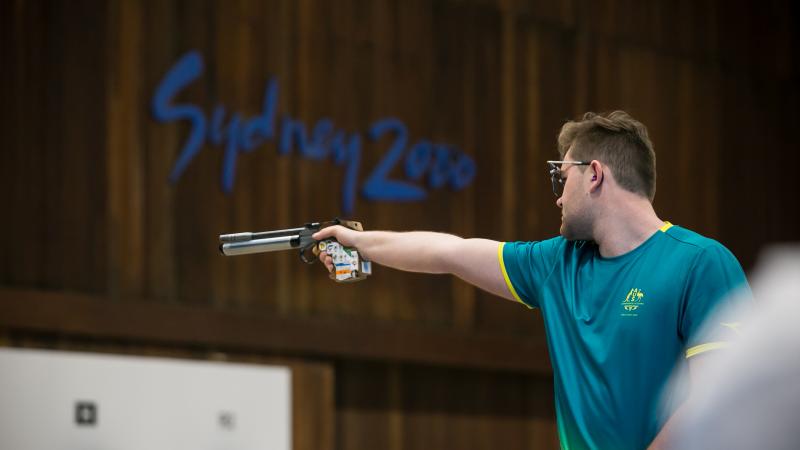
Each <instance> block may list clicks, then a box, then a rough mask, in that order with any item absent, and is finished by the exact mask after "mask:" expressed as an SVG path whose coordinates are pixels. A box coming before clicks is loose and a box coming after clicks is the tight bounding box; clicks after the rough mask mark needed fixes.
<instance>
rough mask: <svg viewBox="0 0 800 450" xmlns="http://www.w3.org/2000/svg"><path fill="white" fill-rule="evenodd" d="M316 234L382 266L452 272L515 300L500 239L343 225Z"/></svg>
mask: <svg viewBox="0 0 800 450" xmlns="http://www.w3.org/2000/svg"><path fill="white" fill-rule="evenodd" d="M313 237H314V239H317V240H322V239H326V238H329V237H334V238H336V240H337V241H339V242H340V243H341V244H342V245H345V246H348V247H355V248H356V249H358V251H359V252H360V253H361V255H362V256H363V257H364V258H366V259H368V260H370V261H372V262H374V263H376V264H380V265H382V266H387V267H392V268H394V269H398V270H404V271H407V272H424V273H451V274H453V275H456V276H457V277H459V278H461V279H462V280H464V281H466V282H467V283H470V284H472V285H474V286H477V287H479V288H481V289H483V290H485V291H487V292H490V293H492V294H495V295H498V296H500V297H503V298H505V299H508V300H514V297H513V296H512V294H511V292H510V291H509V290H508V286H507V285H506V282H505V279H504V278H503V273H502V271H501V269H500V261H499V259H498V255H497V251H498V247H499V245H500V243H499V242H497V241H492V240H489V239H464V238H461V237H458V236H454V235H452V234H445V233H434V232H429V231H409V232H402V233H401V232H393V231H355V230H351V229H348V228H345V227H342V226H339V225H336V226H332V227H328V228H324V229H322V230H320V231H319V232H317V233H316V234H314V236H313ZM320 260H321V261H322V262H324V263H325V265H326V267H327V268H328V270H329V271H330V270H332V268H333V264H332V261H331V258H330V257H329V256H327V255H326V254H325V253H322V254H320Z"/></svg>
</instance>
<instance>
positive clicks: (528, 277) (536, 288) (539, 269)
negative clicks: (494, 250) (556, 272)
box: [498, 237, 563, 308]
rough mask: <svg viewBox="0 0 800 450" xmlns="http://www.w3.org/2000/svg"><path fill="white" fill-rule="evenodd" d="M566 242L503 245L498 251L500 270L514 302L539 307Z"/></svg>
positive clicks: (551, 240)
mask: <svg viewBox="0 0 800 450" xmlns="http://www.w3.org/2000/svg"><path fill="white" fill-rule="evenodd" d="M562 243H563V238H560V237H557V238H553V239H548V240H545V241H537V242H503V243H501V244H500V248H499V249H498V256H499V259H500V269H501V270H502V272H503V277H504V278H505V281H506V285H507V286H508V289H509V290H510V291H511V294H512V295H513V296H514V298H515V299H516V300H517V301H519V302H520V303H523V304H525V305H526V306H528V307H530V308H533V307H538V306H539V299H540V296H541V290H542V285H543V284H544V281H545V280H546V279H547V277H548V276H549V274H550V273H551V272H552V269H553V267H554V266H555V262H556V260H557V257H558V253H559V249H560V247H561V244H562Z"/></svg>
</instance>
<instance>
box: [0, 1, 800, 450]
mask: <svg viewBox="0 0 800 450" xmlns="http://www.w3.org/2000/svg"><path fill="white" fill-rule="evenodd" d="M797 12H798V11H797V6H796V5H794V4H793V3H791V2H785V1H774V2H743V3H730V2H721V1H712V0H705V1H678V2H675V1H652V2H618V1H588V0H573V1H563V2H544V1H522V0H519V1H514V0H507V1H501V0H497V1H491V0H485V1H477V0H475V1H456V0H451V1H422V0H380V1H359V0H336V1H324V0H317V1H312V0H271V1H259V0H237V1H213V0H183V1H181V0H170V1H155V0H152V1H150V0H142V1H124V0H115V1H108V2H106V1H90V0H78V1H63V0H61V1H58V0H51V1H45V0H37V1H33V0H27V1H23V0H16V1H6V2H2V4H1V5H0V21H2V23H1V24H0V36H2V42H1V43H0V48H2V52H3V58H2V60H3V61H4V70H2V71H0V89H2V91H0V92H1V93H2V101H3V105H4V108H3V116H2V125H0V126H1V127H2V128H1V129H0V148H2V157H3V163H2V164H0V192H2V196H3V200H4V208H3V210H4V211H5V214H3V216H4V218H3V220H1V221H0V232H1V233H2V236H3V238H2V240H0V246H1V247H0V305H2V309H0V311H2V312H0V336H2V338H0V339H2V342H0V343H4V344H6V345H17V346H43V347H57V348H74V349H84V348H86V345H88V344H86V342H89V343H91V346H95V347H96V348H97V349H98V351H118V352H134V353H136V352H145V351H158V352H162V353H166V354H174V355H177V356H186V357H207V356H208V355H209V354H220V353H223V354H225V355H232V356H230V357H231V358H234V359H237V358H238V359H248V358H250V359H254V360H259V361H261V360H270V358H273V359H274V358H278V357H280V358H289V359H290V360H292V361H294V363H293V364H300V365H302V364H309V365H310V366H311V367H312V369H310V370H311V372H310V373H312V375H311V376H310V378H308V379H311V380H314V377H315V376H322V377H330V378H331V379H332V380H331V381H330V388H329V390H328V391H325V392H320V393H319V395H317V396H316V397H315V398H316V399H317V400H318V401H323V402H324V401H325V400H324V399H325V398H326V397H325V396H326V395H329V396H331V397H332V398H333V399H334V401H333V402H332V404H333V406H332V408H334V409H335V412H332V413H331V415H330V416H325V417H327V418H322V419H319V418H316V419H314V418H311V419H300V420H307V422H301V423H300V424H299V425H298V426H300V428H302V425H303V424H305V423H307V424H308V427H309V428H312V429H317V428H315V427H316V425H312V423H320V421H322V422H324V421H328V422H329V423H328V425H324V426H329V427H330V429H331V431H330V432H323V433H316V434H315V436H316V435H318V436H322V437H320V438H319V440H318V441H308V442H309V443H308V444H303V448H305V447H304V446H305V445H308V448H311V447H314V446H315V445H317V446H318V447H319V446H324V447H325V448H340V449H349V448H391V449H395V448H396V449H399V448H459V449H464V448H496V447H497V446H498V444H500V445H502V446H503V447H507V448H541V447H543V446H545V447H546V446H550V447H552V446H555V445H556V444H555V442H556V440H555V425H554V422H553V411H552V408H553V405H552V398H551V397H552V382H551V380H550V372H549V367H548V361H547V356H546V351H545V350H544V338H543V336H544V330H543V327H542V324H541V321H540V320H539V318H538V313H537V312H536V311H528V310H527V309H526V308H522V307H520V306H518V305H515V304H512V303H510V302H503V301H498V300H496V299H493V298H491V297H490V296H489V295H486V294H484V293H482V292H478V291H477V290H475V289H473V288H471V287H469V286H466V285H464V284H463V283H461V282H460V281H457V280H454V279H452V278H450V277H443V276H421V275H415V274H406V273H400V272H392V271H389V270H386V269H384V268H381V267H377V268H376V274H375V275H374V277H373V278H371V279H370V280H369V281H367V282H366V283H360V284H358V285H348V286H339V285H334V284H333V283H331V282H330V281H329V280H328V279H327V277H326V276H325V274H324V273H323V272H322V269H320V268H319V267H306V266H304V265H302V264H301V263H300V262H299V261H297V260H296V256H295V255H294V254H289V253H285V254H266V255H259V256H250V257H240V258H226V257H222V256H220V255H219V254H218V253H217V248H216V237H217V235H218V234H220V233H225V232H232V231H245V230H252V231H257V230H267V229H277V228H286V227H289V226H298V225H301V224H303V223H305V222H308V221H315V220H325V219H328V218H332V217H334V216H337V215H339V214H341V206H340V201H339V199H340V187H341V184H342V182H343V177H344V173H343V172H344V171H343V169H342V168H341V167H339V166H336V165H335V164H334V163H333V162H331V161H312V160H309V159H307V158H302V157H300V156H299V155H298V152H297V151H295V152H293V153H292V154H290V155H279V153H278V150H277V149H278V147H277V145H276V143H275V142H274V140H273V141H272V142H268V143H266V144H264V145H262V146H259V147H258V148H256V149H255V150H254V151H252V152H248V153H242V154H240V155H239V157H238V165H237V173H236V181H235V185H234V189H233V192H232V193H230V194H225V193H223V192H222V190H221V188H220V172H221V166H222V158H223V149H222V148H221V147H219V146H213V145H207V146H205V147H203V149H202V151H201V152H200V153H199V154H198V155H197V157H196V158H195V159H194V160H193V162H192V163H191V164H190V166H189V167H188V169H187V170H186V171H185V173H184V174H183V176H182V177H181V178H180V180H179V181H178V182H177V183H174V184H170V183H169V182H168V181H167V178H168V176H169V173H170V170H171V169H172V165H173V163H174V161H175V158H176V157H177V156H178V154H179V150H180V148H181V146H182V145H183V143H184V141H185V140H186V139H187V136H188V134H189V132H190V128H189V126H188V124H187V123H185V122H182V123H160V122H158V121H156V120H155V119H154V117H153V115H152V113H151V110H150V100H151V99H152V97H153V95H154V92H155V89H156V88H157V86H158V84H159V83H160V81H161V80H162V78H163V77H164V75H165V73H166V72H167V71H168V70H169V69H170V67H171V66H172V65H173V64H174V63H175V62H176V61H177V60H178V58H179V57H180V56H181V55H183V54H185V53H186V52H187V51H190V50H197V51H199V52H200V54H201V55H202V56H203V58H204V63H205V71H204V72H203V75H202V77H201V78H199V79H198V80H196V81H194V82H193V83H192V84H191V85H190V86H189V87H188V88H187V89H186V90H185V92H182V93H181V94H180V96H179V97H178V99H179V101H181V102H191V103H194V104H196V105H198V106H199V107H201V108H202V109H203V111H204V112H205V114H206V115H210V113H211V111H212V108H213V107H214V106H215V105H217V104H223V105H225V106H226V108H227V109H228V110H229V111H230V110H235V111H239V112H242V113H243V114H245V115H247V116H254V115H257V114H258V113H259V111H260V110H261V105H262V104H261V102H262V97H263V94H264V88H265V85H266V82H267V80H268V79H269V78H270V77H271V76H276V77H277V79H278V81H279V86H280V87H279V100H278V111H279V114H281V115H290V116H292V117H294V118H298V119H300V120H302V121H303V122H305V123H306V124H307V125H312V124H313V123H315V122H316V121H317V120H318V119H320V118H321V117H330V118H332V120H333V121H334V122H335V124H336V126H337V127H338V128H341V129H344V130H347V131H348V132H351V133H353V132H359V133H362V134H364V133H365V131H366V130H367V129H368V128H369V127H370V125H371V124H372V123H373V122H374V121H376V120H377V119H380V118H383V117H396V118H398V119H400V120H401V121H403V122H404V123H405V124H406V125H407V127H408V131H409V139H410V142H415V141H417V140H419V139H422V138H426V139H430V140H434V141H437V142H445V143H448V144H451V145H454V146H456V147H458V148H460V149H462V150H463V151H464V152H465V153H467V154H469V155H470V156H471V157H472V158H474V160H475V161H476V164H477V176H476V178H475V180H474V182H473V183H472V184H471V185H470V186H468V187H467V188H466V189H464V190H461V191H457V192H453V191H451V190H448V189H441V190H431V191H429V193H428V198H427V199H426V200H425V201H423V202H419V203H387V202H370V201H368V200H366V199H364V198H361V197H359V198H357V200H356V206H355V211H354V213H353V214H352V216H353V217H355V218H357V219H359V220H361V221H363V222H364V224H365V226H366V227H367V228H370V229H393V230H411V229H432V230H440V231H447V232H451V233H456V234H459V235H463V236H481V237H487V238H493V239H498V240H517V239H525V240H528V239H531V240H532V239H540V238H545V237H550V236H553V235H555V234H556V233H557V230H558V228H557V227H558V211H557V208H556V206H555V202H554V197H553V195H552V193H551V192H550V187H549V182H548V180H547V177H546V170H545V165H544V163H543V161H544V160H546V159H550V158H552V157H554V156H555V155H556V151H555V144H556V143H555V136H556V135H557V132H558V130H559V128H560V126H561V124H562V123H563V122H564V121H565V120H568V119H571V118H576V117H578V116H579V115H580V114H582V113H583V112H584V111H587V110H594V111H603V110H611V109H625V110H627V111H629V112H631V113H632V114H633V115H634V116H635V117H637V118H639V119H640V120H642V121H643V122H644V123H645V124H646V125H648V127H649V130H650V133H651V137H652V139H653V141H654V143H655V147H656V152H657V155H658V181H659V184H658V193H657V196H656V209H657V211H658V212H659V213H660V215H661V217H662V218H664V219H666V220H670V221H672V222H673V223H676V224H680V225H684V226H686V227H688V228H692V229H694V230H696V231H699V232H701V233H703V234H706V235H708V236H711V237H714V238H717V239H719V240H721V241H722V242H723V243H724V244H725V245H727V246H728V247H729V248H730V249H731V250H732V251H733V252H734V253H735V254H736V255H737V256H739V258H740V260H741V261H742V262H743V264H744V265H745V267H746V268H750V267H752V265H753V264H754V263H755V261H756V257H757V254H758V251H759V249H760V248H762V247H763V246H764V245H765V244H767V243H770V242H777V241H787V240H795V241H796V240H797V236H798V226H797V223H798V212H797V211H798V208H797V207H796V203H797V201H796V198H797V194H798V191H800V189H798V187H797V184H796V183H795V182H794V180H793V176H792V175H791V173H792V170H793V165H792V163H793V162H794V159H795V158H794V156H795V153H796V152H797V148H798V146H797V144H798V138H797V135H796V134H795V133H793V130H794V128H795V127H796V124H797V123H799V122H798V112H797V108H796V105H797V104H798V89H797V87H796V86H797V83H796V81H797V74H798V70H797V65H796V62H794V61H793V60H792V58H791V57H790V55H791V54H794V52H795V51H797V49H796V47H797V43H798V39H797V29H796V26H795V23H796V19H797V17H798V14H797ZM388 145H389V142H388V140H386V139H383V140H380V141H378V142H369V141H368V139H366V138H365V139H364V147H363V155H362V165H361V171H360V174H359V178H358V180H359V184H360V183H362V182H363V180H364V178H365V177H366V176H367V175H368V173H369V171H371V170H372V168H373V167H374V166H375V165H376V164H377V163H378V162H379V160H380V159H381V158H382V157H383V155H384V153H385V151H386V149H387V147H388ZM392 176H393V177H397V178H400V177H402V172H401V170H395V171H393V172H392ZM95 347H92V348H95ZM154 348H155V349H158V350H152V349H154ZM131 349H133V350H131ZM137 349H138V350H137ZM186 352H190V354H188V355H187V353H186ZM192 352H194V353H192ZM259 358H260V359H259ZM319 367H322V369H320V370H321V371H322V372H314V370H317V369H315V368H319ZM301 372H302V371H301ZM319 373H322V375H319ZM313 374H317V375H313ZM326 374H327V375H326ZM326 379H327V378H326ZM333 380H335V381H333ZM309 383H310V384H309V389H311V384H313V383H312V382H309ZM315 420H316V421H317V422H314V421H315ZM298 442H299V441H298ZM304 442H305V441H304ZM318 447H316V448H318Z"/></svg>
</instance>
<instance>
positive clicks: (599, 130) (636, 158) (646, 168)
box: [558, 111, 656, 202]
mask: <svg viewBox="0 0 800 450" xmlns="http://www.w3.org/2000/svg"><path fill="white" fill-rule="evenodd" d="M570 148H572V154H571V157H572V158H574V159H575V160H578V161H591V160H593V159H596V160H598V161H600V162H602V163H604V164H606V165H608V167H609V169H610V170H611V173H613V174H614V179H616V180H617V183H619V185H620V186H621V187H622V188H624V189H626V190H628V191H631V192H634V193H637V194H641V195H643V196H645V197H647V198H648V199H650V201H651V202H652V201H653V198H655V195H656V153H655V151H654V150H653V143H652V142H650V138H649V137H648V136H647V128H646V127H645V126H644V125H643V124H642V123H641V122H639V121H637V120H636V119H634V118H633V117H631V116H630V114H628V113H626V112H625V111H614V112H611V113H607V114H595V113H593V112H588V113H586V114H584V115H583V119H582V120H580V121H577V122H576V121H569V122H567V123H565V124H564V126H562V127H561V132H560V133H559V134H558V152H559V153H560V154H561V158H562V159H563V158H564V155H565V154H566V153H567V151H568V150H569V149H570Z"/></svg>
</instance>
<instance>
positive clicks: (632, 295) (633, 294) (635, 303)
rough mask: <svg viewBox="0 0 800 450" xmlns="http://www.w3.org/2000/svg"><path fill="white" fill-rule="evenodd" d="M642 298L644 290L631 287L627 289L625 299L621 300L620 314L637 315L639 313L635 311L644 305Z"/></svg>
mask: <svg viewBox="0 0 800 450" xmlns="http://www.w3.org/2000/svg"><path fill="white" fill-rule="evenodd" d="M643 299H644V292H642V290H641V289H639V288H633V289H631V290H630V291H628V295H626V296H625V300H623V301H622V303H621V305H622V309H623V310H624V311H623V312H622V313H621V314H620V315H621V316H634V317H635V316H638V315H639V313H637V312H636V311H637V310H638V309H639V307H641V306H642V305H644V302H643V301H642V300H643Z"/></svg>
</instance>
